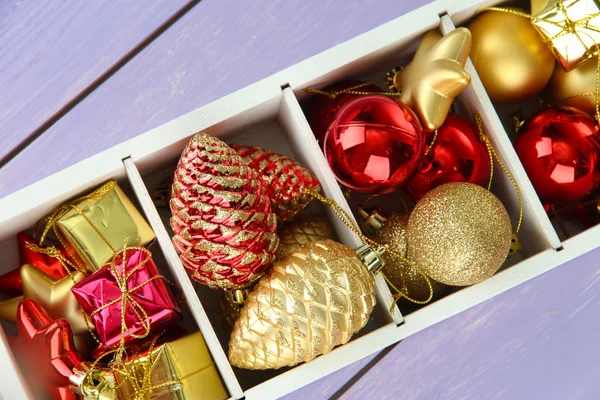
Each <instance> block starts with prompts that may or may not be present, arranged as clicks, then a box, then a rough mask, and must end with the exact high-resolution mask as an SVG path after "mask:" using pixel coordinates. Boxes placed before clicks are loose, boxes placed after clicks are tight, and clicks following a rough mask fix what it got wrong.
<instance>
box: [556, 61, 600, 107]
mask: <svg viewBox="0 0 600 400" xmlns="http://www.w3.org/2000/svg"><path fill="white" fill-rule="evenodd" d="M597 67H598V58H597V57H594V58H592V59H590V60H588V61H586V62H584V63H583V64H581V65H580V66H578V67H577V68H575V69H574V70H571V71H569V72H565V70H564V69H562V68H555V69H554V73H553V74H552V78H551V79H550V83H548V89H547V90H548V100H549V101H550V102H551V103H552V104H553V105H557V106H567V107H575V108H578V109H580V110H581V111H584V112H586V113H588V114H591V115H594V114H596V69H597Z"/></svg>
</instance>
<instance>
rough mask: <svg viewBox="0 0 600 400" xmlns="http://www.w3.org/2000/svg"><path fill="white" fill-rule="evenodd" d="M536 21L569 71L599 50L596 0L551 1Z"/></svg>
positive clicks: (599, 9) (599, 11)
mask: <svg viewBox="0 0 600 400" xmlns="http://www.w3.org/2000/svg"><path fill="white" fill-rule="evenodd" d="M532 22H533V25H534V26H535V28H536V29H537V30H538V32H539V33H540V35H542V38H543V39H544V41H546V43H547V44H548V45H549V46H550V49H551V50H552V52H553V53H554V55H555V56H556V59H557V60H558V62H559V64H560V65H561V66H562V67H563V68H564V70H565V71H570V70H572V69H574V68H575V67H577V66H578V65H580V64H581V63H583V62H584V61H586V60H587V59H589V58H591V57H592V56H593V55H594V54H596V52H597V51H598V43H600V3H599V2H598V1H596V0H550V1H548V2H547V3H546V6H545V8H543V9H542V10H541V11H539V12H538V13H537V14H535V15H533V16H532Z"/></svg>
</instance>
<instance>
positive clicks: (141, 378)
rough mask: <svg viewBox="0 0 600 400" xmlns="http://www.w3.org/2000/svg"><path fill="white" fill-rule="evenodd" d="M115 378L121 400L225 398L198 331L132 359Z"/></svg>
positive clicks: (221, 385) (215, 399)
mask: <svg viewBox="0 0 600 400" xmlns="http://www.w3.org/2000/svg"><path fill="white" fill-rule="evenodd" d="M149 369H151V370H150V371H149ZM148 374H149V379H148ZM115 375H116V381H117V388H118V391H119V398H122V399H138V398H141V399H161V400H224V399H226V398H227V397H228V394H227V391H226V390H225V387H224V386H223V384H222V382H221V378H220V377H219V373H218V372H217V369H216V367H215V365H214V363H213V360H212V358H211V356H210V353H209V351H208V348H207V347H206V343H205V342H204V338H203V337H202V334H201V333H200V332H196V333H193V334H190V335H186V336H184V337H182V338H180V339H176V340H173V341H170V342H167V343H164V344H162V345H159V346H157V347H155V348H154V349H152V350H151V351H149V352H148V354H145V355H141V356H137V357H134V359H133V360H130V361H128V362H127V363H126V364H125V366H124V367H123V368H119V369H118V371H116V372H115Z"/></svg>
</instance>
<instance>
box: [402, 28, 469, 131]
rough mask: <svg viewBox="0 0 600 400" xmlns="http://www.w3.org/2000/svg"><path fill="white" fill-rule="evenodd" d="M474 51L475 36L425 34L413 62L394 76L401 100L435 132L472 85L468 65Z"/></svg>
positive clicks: (462, 30) (462, 32) (461, 31)
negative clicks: (472, 43)
mask: <svg viewBox="0 0 600 400" xmlns="http://www.w3.org/2000/svg"><path fill="white" fill-rule="evenodd" d="M470 49H471V33H470V32H469V30H468V29H466V28H458V29H456V30H454V31H452V32H450V33H449V34H447V35H446V36H443V37H442V35H440V33H439V32H437V31H430V32H427V34H425V36H424V37H423V40H422V41H421V43H420V44H419V48H418V49H417V52H416V53H415V56H414V58H413V60H412V61H411V62H410V64H408V65H407V66H406V67H405V68H404V69H402V70H401V71H399V72H398V73H397V74H396V75H395V76H394V87H395V88H396V90H398V92H400V101H402V102H403V103H404V104H406V105H407V106H409V107H410V108H411V109H412V110H413V111H415V112H416V113H417V114H418V115H419V119H420V120H421V123H422V124H423V126H424V127H425V128H426V129H428V130H430V131H434V130H436V129H437V128H439V127H440V126H441V125H442V124H443V123H444V120H445V119H446V115H448V111H449V110H450V105H452V100H454V98H455V97H456V96H458V95H459V94H460V93H461V92H462V91H463V90H465V89H466V88H467V86H469V83H471V75H469V74H468V73H467V72H466V71H465V68H464V67H465V63H466V62H467V59H468V58H469V50H470Z"/></svg>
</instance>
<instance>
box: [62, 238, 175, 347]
mask: <svg viewBox="0 0 600 400" xmlns="http://www.w3.org/2000/svg"><path fill="white" fill-rule="evenodd" d="M123 254H125V255H126V257H125V260H123ZM123 266H125V267H123ZM121 288H123V290H122V289H121ZM72 291H73V294H74V295H75V297H76V298H77V301H78V302H79V304H81V307H82V308H83V310H84V311H85V312H86V313H87V314H88V315H89V316H90V318H91V320H92V322H93V324H94V326H95V328H96V332H97V336H98V339H100V341H101V342H102V344H103V345H104V346H105V347H107V348H113V347H115V346H116V345H118V344H119V341H120V339H121V333H122V332H123V336H124V339H125V344H129V343H131V342H132V341H135V340H136V336H145V335H146V334H147V333H149V332H148V328H149V330H150V331H151V332H152V333H157V332H159V331H160V330H161V329H163V328H165V327H166V326H168V325H170V324H173V323H175V322H177V321H179V320H181V311H180V310H179V307H178V306H177V303H176V301H175V298H174V296H173V293H172V291H171V288H170V287H169V283H168V282H167V281H166V280H165V279H163V278H162V276H161V275H160V273H159V271H158V268H157V267H156V264H155V263H154V261H153V260H152V257H151V256H150V252H149V251H147V250H145V249H140V248H128V249H125V250H123V251H121V252H119V253H117V257H115V260H114V261H113V262H112V263H111V264H109V265H107V266H105V267H103V268H101V269H100V270H98V271H96V272H95V273H94V274H92V275H90V276H88V277H87V278H85V279H84V280H82V281H81V282H79V283H78V284H76V285H75V286H73V288H72ZM124 292H127V296H123V293H124ZM123 301H125V303H126V307H125V329H124V330H122V329H121V312H122V308H123Z"/></svg>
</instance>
